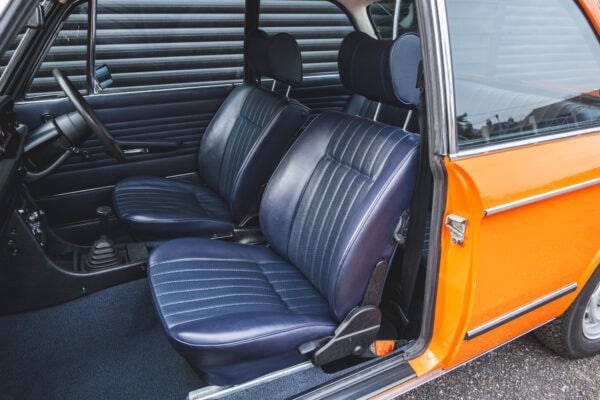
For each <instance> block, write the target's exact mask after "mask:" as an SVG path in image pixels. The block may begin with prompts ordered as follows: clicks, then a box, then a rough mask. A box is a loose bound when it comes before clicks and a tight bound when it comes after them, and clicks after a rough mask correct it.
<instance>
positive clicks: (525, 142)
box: [449, 126, 600, 161]
mask: <svg viewBox="0 0 600 400" xmlns="http://www.w3.org/2000/svg"><path fill="white" fill-rule="evenodd" d="M595 133H600V126H596V127H591V128H585V129H576V130H572V131H568V132H561V133H555V134H551V135H544V136H536V137H531V138H526V139H519V140H514V141H511V142H506V143H499V144H490V145H486V146H481V147H475V148H472V149H469V150H460V151H457V152H454V153H453V152H450V155H449V157H450V160H451V161H456V160H461V159H463V158H470V157H476V156H481V155H484V154H489V153H497V152H500V151H504V150H510V149H516V148H520V147H527V146H532V145H536V144H542V143H547V142H552V141H556V140H561V139H566V138H571V137H577V136H583V135H590V134H595Z"/></svg>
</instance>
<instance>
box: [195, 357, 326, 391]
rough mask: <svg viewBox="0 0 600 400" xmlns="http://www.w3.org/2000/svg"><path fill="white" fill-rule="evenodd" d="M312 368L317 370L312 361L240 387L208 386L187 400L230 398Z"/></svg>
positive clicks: (262, 377)
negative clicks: (235, 394)
mask: <svg viewBox="0 0 600 400" xmlns="http://www.w3.org/2000/svg"><path fill="white" fill-rule="evenodd" d="M311 368H315V366H314V365H313V363H312V362H310V361H306V362H303V363H301V364H297V365H294V366H291V367H289V368H285V369H282V370H279V371H275V372H272V373H270V374H267V375H264V376H261V377H258V378H256V379H253V380H251V381H249V382H246V383H242V384H240V385H235V386H206V387H203V388H201V389H198V390H194V391H192V392H190V393H189V394H188V396H187V399H188V400H208V399H220V398H223V397H225V396H230V395H232V394H234V393H238V392H241V391H243V390H246V389H250V388H251V387H254V386H258V385H262V384H264V383H268V382H271V381H274V380H275V379H279V378H281V377H284V376H286V375H289V374H295V373H298V372H302V371H304V370H307V369H311Z"/></svg>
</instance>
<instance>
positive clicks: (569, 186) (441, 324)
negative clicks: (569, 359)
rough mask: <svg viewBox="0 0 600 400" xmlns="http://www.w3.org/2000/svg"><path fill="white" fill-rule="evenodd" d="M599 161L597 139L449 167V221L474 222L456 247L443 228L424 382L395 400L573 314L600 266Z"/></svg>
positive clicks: (591, 11) (598, 12) (531, 147)
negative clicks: (453, 217) (573, 305)
mask: <svg viewBox="0 0 600 400" xmlns="http://www.w3.org/2000/svg"><path fill="white" fill-rule="evenodd" d="M581 7H582V9H583V10H585V12H586V13H587V15H588V18H589V19H590V21H591V23H592V25H593V26H594V27H595V28H596V31H597V32H600V6H599V4H598V2H597V1H596V0H582V1H581ZM599 154H600V132H587V133H586V134H582V135H577V136H573V135H565V137H564V138H559V137H556V138H553V140H543V141H541V142H539V143H528V144H526V145H522V146H515V147H514V148H511V149H504V150H502V151H498V152H490V153H487V154H480V155H476V156H471V157H446V158H445V168H446V173H447V177H448V191H447V200H446V213H445V216H448V215H457V216H460V217H463V218H465V219H466V220H467V226H466V232H465V238H464V242H463V243H462V244H453V243H452V241H451V235H450V231H449V230H448V229H446V227H441V230H442V236H441V243H440V245H441V259H440V270H439V281H438V288H437V293H436V300H435V304H436V305H435V316H434V329H433V336H432V338H431V341H430V343H429V345H428V346H427V349H426V350H425V351H424V352H423V353H422V354H421V355H420V356H418V357H417V358H415V359H413V360H412V361H410V364H411V366H412V368H413V369H414V370H415V371H416V374H417V377H416V378H414V379H413V380H411V381H408V382H405V383H404V384H402V385H400V386H398V387H396V388H393V389H391V390H390V391H388V392H387V394H388V395H389V394H390V393H395V394H397V393H399V392H404V391H408V390H410V389H411V388H414V387H415V386H416V385H419V384H421V383H424V382H426V381H428V380H430V379H433V378H435V377H437V376H440V375H441V374H443V373H444V372H445V371H449V370H451V369H454V368H456V367H458V366H460V365H461V364H463V363H465V362H468V361H469V360H472V359H474V358H476V357H478V356H480V355H482V354H484V353H486V352H488V351H490V350H493V349H495V348H496V347H498V346H500V345H502V344H504V343H507V342H509V341H511V340H512V339H514V338H517V337H519V336H521V335H523V334H525V333H527V332H529V331H531V330H533V329H535V328H537V327H539V326H540V325H542V324H544V323H546V322H548V321H550V320H552V319H554V318H556V317H558V316H560V315H561V314H563V313H564V312H565V311H566V310H567V308H568V307H569V306H570V305H571V303H572V302H573V300H574V299H575V297H576V296H577V294H578V293H579V292H580V291H581V289H582V288H583V286H584V285H585V283H586V282H587V280H588V279H589V278H590V276H591V275H592V273H593V272H594V270H595V269H596V268H597V267H598V265H600V235H599V234H598V227H599V226H600V207H599V203H600V157H599ZM444 220H445V218H444ZM551 294H555V295H554V296H552V298H553V300H551V301H548V302H547V303H545V302H544V301H543V300H544V298H547V297H548V295H551ZM536 302H538V303H536ZM532 305H534V306H535V307H533V308H528V306H532ZM486 328H490V330H486ZM383 396H384V397H385V394H384V395H383Z"/></svg>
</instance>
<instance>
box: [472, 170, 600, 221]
mask: <svg viewBox="0 0 600 400" xmlns="http://www.w3.org/2000/svg"><path fill="white" fill-rule="evenodd" d="M598 184H600V178H596V179H592V180H589V181H585V182H581V183H578V184H575V185H571V186H567V187H564V188H561V189H556V190H551V191H549V192H545V193H540V194H536V195H535V196H530V197H526V198H524V199H521V200H516V201H511V202H510V203H505V204H500V205H498V206H494V207H490V208H486V209H485V212H484V216H486V217H488V216H490V215H494V214H498V213H501V212H504V211H508V210H512V209H513V208H518V207H522V206H525V205H527V204H531V203H536V202H538V201H542V200H546V199H550V198H552V197H556V196H561V195H563V194H565V193H570V192H574V191H576V190H581V189H584V188H587V187H590V186H594V185H598Z"/></svg>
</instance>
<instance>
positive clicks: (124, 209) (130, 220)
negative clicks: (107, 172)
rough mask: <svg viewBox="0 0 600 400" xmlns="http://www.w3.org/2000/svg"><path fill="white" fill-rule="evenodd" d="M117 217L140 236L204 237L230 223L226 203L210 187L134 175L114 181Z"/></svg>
mask: <svg viewBox="0 0 600 400" xmlns="http://www.w3.org/2000/svg"><path fill="white" fill-rule="evenodd" d="M113 200H114V201H113V203H114V205H115V212H116V213H117V216H118V217H119V218H120V219H121V220H122V221H124V222H125V223H127V224H128V225H129V226H130V227H131V228H132V229H133V230H134V231H135V232H136V233H138V234H139V235H140V236H142V237H143V238H144V239H147V240H149V239H155V238H160V237H164V236H189V235H193V236H207V235H210V234H213V233H225V232H230V231H231V229H232V228H233V226H234V223H233V220H232V217H231V214H230V212H229V207H228V205H227V203H226V202H225V201H224V200H223V199H221V198H220V197H219V195H217V194H216V193H215V192H213V191H212V190H211V189H210V188H208V187H207V186H204V185H193V184H189V183H183V182H178V181H174V180H172V179H164V178H153V177H135V178H128V179H125V180H123V181H121V182H119V183H118V184H117V186H116V187H115V191H114V199H113Z"/></svg>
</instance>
